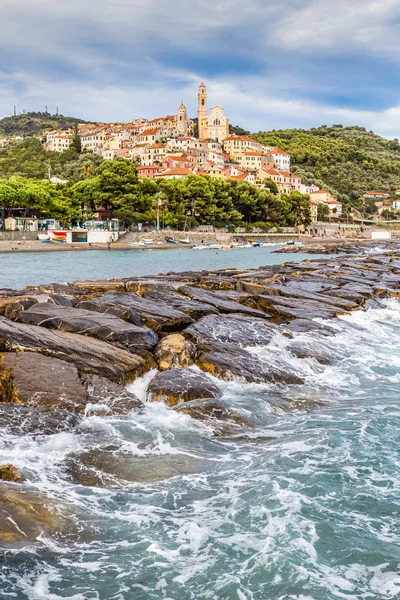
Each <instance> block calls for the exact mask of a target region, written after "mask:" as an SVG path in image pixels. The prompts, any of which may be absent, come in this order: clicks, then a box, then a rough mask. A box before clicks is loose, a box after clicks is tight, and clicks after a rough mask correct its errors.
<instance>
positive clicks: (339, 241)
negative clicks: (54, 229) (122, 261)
mask: <svg viewBox="0 0 400 600" xmlns="http://www.w3.org/2000/svg"><path fill="white" fill-rule="evenodd" d="M249 237H251V236H250V235H249ZM253 237H255V238H257V236H256V235H255V236H253ZM299 241H301V242H305V244H304V245H303V246H301V248H302V251H306V252H307V247H308V246H312V247H315V246H318V245H320V246H324V247H325V246H328V247H331V248H333V247H335V246H338V247H340V246H343V245H347V244H351V245H360V244H363V243H365V242H368V241H370V240H367V239H362V238H360V239H354V238H345V237H343V238H318V237H315V238H308V237H307V238H306V237H302V238H301V239H300V240H299ZM207 243H211V244H214V243H219V242H216V241H215V240H209V239H207ZM377 243H378V242H377ZM198 244H199V242H197V241H193V242H190V243H189V244H180V243H177V244H168V243H161V244H154V245H149V246H146V247H145V246H139V247H138V246H131V245H130V244H129V243H127V242H113V243H112V244H110V247H108V246H107V245H106V244H92V245H91V246H89V245H88V244H81V245H78V244H76V243H74V244H68V243H57V242H53V243H51V242H50V243H47V244H43V243H42V242H40V241H38V240H34V241H25V242H15V241H0V254H15V253H22V252H27V253H29V252H90V251H94V250H101V251H104V252H115V251H117V250H125V251H126V250H129V251H148V250H185V249H186V250H187V249H191V248H193V247H194V246H196V245H198ZM295 247H296V248H298V247H300V246H299V245H298V244H296V246H295ZM283 248H284V247H283ZM282 252H284V250H283V249H282Z"/></svg>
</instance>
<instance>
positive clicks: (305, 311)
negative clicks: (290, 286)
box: [246, 295, 346, 320]
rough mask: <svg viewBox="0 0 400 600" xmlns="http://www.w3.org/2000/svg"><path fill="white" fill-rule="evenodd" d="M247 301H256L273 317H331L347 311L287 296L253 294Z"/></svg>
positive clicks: (289, 318)
mask: <svg viewBox="0 0 400 600" xmlns="http://www.w3.org/2000/svg"><path fill="white" fill-rule="evenodd" d="M246 302H253V303H256V304H257V306H258V307H259V308H260V309H262V310H265V311H268V312H269V313H270V314H271V315H272V316H273V317H275V318H281V319H284V320H285V319H288V320H291V319H295V318H308V319H316V318H321V319H330V318H332V317H335V316H336V315H338V314H343V313H345V312H346V311H345V310H344V309H340V308H338V307H334V306H333V305H330V304H325V303H323V302H315V301H313V300H301V301H299V299H296V298H286V297H284V296H265V295H261V296H252V297H251V298H249V300H247V301H246Z"/></svg>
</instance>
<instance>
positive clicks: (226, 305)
mask: <svg viewBox="0 0 400 600" xmlns="http://www.w3.org/2000/svg"><path fill="white" fill-rule="evenodd" d="M179 291H180V292H182V293H183V294H185V295H186V296H189V298H192V300H198V301H200V302H203V303H205V304H210V305H211V306H214V307H215V308H216V309H217V310H219V311H220V312H223V313H244V314H246V315H252V316H254V317H260V318H262V319H265V318H268V316H269V315H268V314H265V312H263V311H261V310H256V309H253V308H248V307H247V306H244V305H242V304H240V303H239V302H236V301H235V300H231V299H230V298H232V297H233V295H232V294H231V295H230V296H229V298H228V299H226V298H224V297H223V295H222V294H221V293H217V292H213V291H210V290H205V289H203V288H200V287H194V286H184V287H182V288H180V289H179ZM233 293H234V292H233Z"/></svg>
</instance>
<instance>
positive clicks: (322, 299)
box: [268, 283, 358, 311]
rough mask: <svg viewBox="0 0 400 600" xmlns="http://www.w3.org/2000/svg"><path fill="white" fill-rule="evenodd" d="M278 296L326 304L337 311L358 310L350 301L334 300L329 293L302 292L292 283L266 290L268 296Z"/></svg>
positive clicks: (356, 305)
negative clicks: (337, 309)
mask: <svg viewBox="0 0 400 600" xmlns="http://www.w3.org/2000/svg"><path fill="white" fill-rule="evenodd" d="M271 293H272V294H273V295H275V294H278V295H279V296H285V297H288V298H295V299H299V300H311V301H312V302H317V303H322V304H327V305H329V306H330V307H332V308H333V307H337V308H339V309H343V311H348V310H354V309H355V308H358V304H356V303H355V302H352V301H351V300H345V299H344V298H336V297H334V296H330V295H329V292H325V293H324V294H323V293H319V292H318V293H314V292H309V291H306V290H302V289H300V288H296V286H295V285H294V284H293V283H292V284H291V285H281V286H275V287H271V288H269V290H268V294H271Z"/></svg>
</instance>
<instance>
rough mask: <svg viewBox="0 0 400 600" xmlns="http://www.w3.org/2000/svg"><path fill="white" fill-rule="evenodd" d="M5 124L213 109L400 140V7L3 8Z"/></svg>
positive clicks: (0, 62)
mask: <svg viewBox="0 0 400 600" xmlns="http://www.w3.org/2000/svg"><path fill="white" fill-rule="evenodd" d="M0 15H1V24H2V33H1V36H0V78H1V79H0V81H1V85H0V116H7V115H10V114H12V110H13V106H14V105H17V110H18V111H22V109H25V110H44V106H45V105H47V106H48V108H49V111H50V112H55V108H56V106H59V108H60V112H62V113H63V114H66V115H71V116H78V117H81V118H84V119H90V120H99V121H100V120H101V121H127V120H130V119H132V118H134V117H140V116H144V117H147V118H154V117H157V116H161V115H163V114H167V113H169V114H175V113H176V110H177V107H178V106H179V104H180V102H181V101H182V100H183V101H184V102H185V104H186V105H187V107H188V112H189V114H190V115H191V116H195V115H196V109H197V99H196V98H197V97H196V94H197V87H198V85H199V83H200V81H201V80H204V81H205V83H206V85H207V88H208V95H209V105H210V106H211V105H213V104H222V105H223V106H224V108H225V112H226V114H227V115H228V116H229V118H230V121H231V123H232V124H235V125H236V124H237V125H241V126H242V127H245V128H247V129H250V130H251V131H259V130H266V129H280V128H286V127H306V128H308V127H313V126H319V125H322V124H328V125H329V124H332V123H342V124H344V125H349V124H356V125H362V126H364V127H366V128H367V129H372V130H374V131H376V132H377V133H380V134H381V135H384V136H385V137H389V138H392V137H400V44H399V43H398V40H399V34H400V2H399V0H286V2H284V3H281V2H276V1H275V2H269V1H268V0H246V2H243V1H241V2H239V1H238V0H196V1H195V2H194V1H190V0H186V1H185V0H169V1H168V2H165V1H161V0H153V2H149V1H148V0H146V1H144V0H0Z"/></svg>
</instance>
